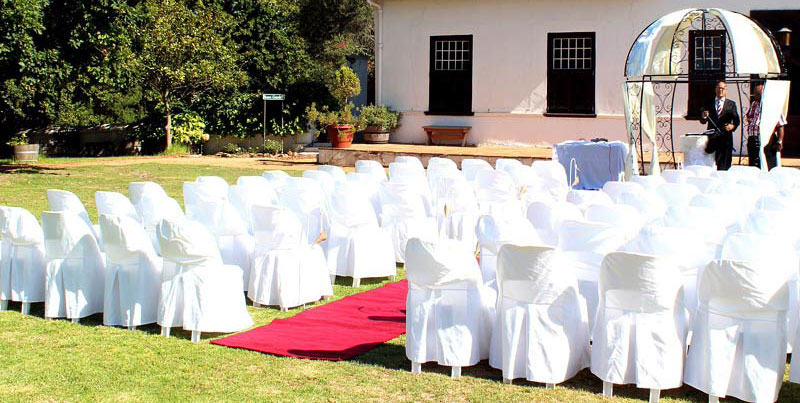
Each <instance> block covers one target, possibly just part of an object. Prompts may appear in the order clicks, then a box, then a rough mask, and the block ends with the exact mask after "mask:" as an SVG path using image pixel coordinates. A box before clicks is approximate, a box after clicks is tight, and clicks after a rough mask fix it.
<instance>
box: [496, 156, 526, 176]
mask: <svg viewBox="0 0 800 403" xmlns="http://www.w3.org/2000/svg"><path fill="white" fill-rule="evenodd" d="M518 166H522V162H520V161H519V160H518V159H514V158H498V159H496V160H495V161H494V169H496V170H498V171H503V172H507V173H511V170H512V169H514V167H518Z"/></svg>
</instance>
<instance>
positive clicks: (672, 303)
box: [599, 252, 683, 313]
mask: <svg viewBox="0 0 800 403" xmlns="http://www.w3.org/2000/svg"><path fill="white" fill-rule="evenodd" d="M599 284H600V296H601V297H600V305H601V309H602V308H603V307H605V308H616V309H621V310H625V311H632V312H645V313H656V312H663V311H672V310H674V309H675V308H676V305H680V306H681V308H682V306H683V298H682V296H681V298H678V296H679V291H680V289H681V286H682V285H683V283H682V281H681V274H680V271H679V269H678V266H677V265H676V264H675V262H674V260H672V259H671V258H669V257H656V256H651V255H643V254H638V253H631V252H611V253H608V254H607V255H606V257H605V258H604V259H603V264H602V267H601V269H600V283H599ZM603 296H605V298H603ZM680 311H681V312H682V309H681V310H680Z"/></svg>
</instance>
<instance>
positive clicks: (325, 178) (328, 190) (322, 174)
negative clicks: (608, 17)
mask: <svg viewBox="0 0 800 403" xmlns="http://www.w3.org/2000/svg"><path fill="white" fill-rule="evenodd" d="M303 178H310V179H313V180H314V181H315V182H317V184H318V185H319V187H320V189H322V193H324V194H325V200H326V203H330V199H331V195H332V194H333V188H334V187H335V186H336V182H337V179H335V178H334V177H333V175H331V174H330V173H328V172H326V171H314V170H310V169H309V170H307V171H303Z"/></svg>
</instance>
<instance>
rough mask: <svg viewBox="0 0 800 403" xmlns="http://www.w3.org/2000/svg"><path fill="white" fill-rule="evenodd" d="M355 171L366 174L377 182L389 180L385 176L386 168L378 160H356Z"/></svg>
mask: <svg viewBox="0 0 800 403" xmlns="http://www.w3.org/2000/svg"><path fill="white" fill-rule="evenodd" d="M356 172H358V173H363V174H367V175H369V176H370V177H371V178H373V180H375V181H376V182H378V183H382V182H386V181H388V180H389V178H388V177H387V176H386V170H385V169H384V168H383V165H381V163H380V162H378V161H373V160H358V161H356Z"/></svg>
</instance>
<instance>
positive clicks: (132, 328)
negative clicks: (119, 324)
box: [128, 326, 136, 330]
mask: <svg viewBox="0 0 800 403" xmlns="http://www.w3.org/2000/svg"><path fill="white" fill-rule="evenodd" d="M128 330H136V326H128Z"/></svg>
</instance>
